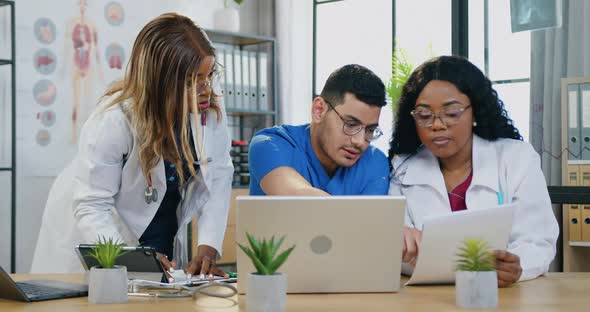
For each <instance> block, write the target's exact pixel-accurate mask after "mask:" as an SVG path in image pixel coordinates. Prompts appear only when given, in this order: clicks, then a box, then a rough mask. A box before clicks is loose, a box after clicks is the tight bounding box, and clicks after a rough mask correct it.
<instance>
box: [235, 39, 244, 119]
mask: <svg viewBox="0 0 590 312" xmlns="http://www.w3.org/2000/svg"><path fill="white" fill-rule="evenodd" d="M233 59H234V100H235V101H234V104H235V105H234V108H235V109H238V110H242V109H244V106H243V104H242V91H243V90H242V88H243V84H242V53H241V50H238V49H236V50H234V52H233Z"/></svg>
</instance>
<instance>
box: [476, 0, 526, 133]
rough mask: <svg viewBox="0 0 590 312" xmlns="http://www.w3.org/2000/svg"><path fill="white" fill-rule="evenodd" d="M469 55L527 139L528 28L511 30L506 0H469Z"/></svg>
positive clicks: (508, 2)
mask: <svg viewBox="0 0 590 312" xmlns="http://www.w3.org/2000/svg"><path fill="white" fill-rule="evenodd" d="M486 51H487V52H488V53H487V54H486ZM469 59H470V60H471V61H472V62H473V63H474V64H476V65H477V66H479V68H480V69H481V70H482V71H484V73H485V74H486V75H487V76H488V77H489V78H490V79H491V80H492V83H493V84H494V89H496V91H497V92H498V96H499V97H500V99H501V100H502V101H503V102H504V105H505V107H506V110H507V111H508V115H509V116H510V118H511V119H512V120H513V122H514V125H515V126H516V127H517V128H518V130H519V131H520V134H521V135H522V137H523V138H524V140H525V141H528V139H529V111H530V91H529V90H530V83H529V80H530V66H531V39H530V32H518V33H512V32H511V29H510V1H509V0H494V1H489V0H470V1H469Z"/></svg>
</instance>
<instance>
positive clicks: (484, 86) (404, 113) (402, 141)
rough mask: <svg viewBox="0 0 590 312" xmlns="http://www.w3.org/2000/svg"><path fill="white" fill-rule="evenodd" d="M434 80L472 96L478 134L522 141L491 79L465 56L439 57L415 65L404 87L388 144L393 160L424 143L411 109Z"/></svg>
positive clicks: (475, 128)
mask: <svg viewBox="0 0 590 312" xmlns="http://www.w3.org/2000/svg"><path fill="white" fill-rule="evenodd" d="M432 80H443V81H447V82H450V83H452V84H453V85H455V87H457V89H458V90H459V91H461V93H463V94H465V95H466V96H467V97H469V100H470V101H471V107H472V109H473V116H474V120H475V121H477V127H474V128H473V132H474V133H475V134H477V135H478V136H479V137H481V138H484V139H486V140H489V141H495V140H497V139H499V138H510V139H516V140H522V136H521V135H520V132H518V129H516V127H514V125H513V122H512V119H510V117H508V113H507V112H506V109H505V108H504V103H503V102H502V101H501V100H500V99H499V98H498V93H497V92H496V90H494V89H493V88H492V82H491V81H490V80H489V79H488V78H487V77H486V76H485V75H484V74H483V73H482V72H481V70H479V68H477V67H476V66H475V65H473V64H472V63H470V62H469V61H468V60H467V59H465V58H463V57H458V56H439V57H435V58H433V59H431V60H429V61H427V62H425V63H424V64H422V65H420V66H419V67H418V68H416V70H414V72H413V73H412V75H410V77H409V78H408V81H407V82H406V84H405V85H404V87H403V89H402V94H401V96H400V99H399V102H398V109H397V112H396V118H395V120H396V122H395V128H394V130H393V135H392V138H391V141H390V147H389V160H390V162H391V159H392V158H393V156H394V155H400V154H410V155H411V154H415V153H416V152H417V151H418V148H419V147H420V146H421V145H422V142H420V139H419V137H418V132H417V131H416V124H415V122H414V118H412V116H411V115H410V112H411V111H412V110H413V109H414V106H415V105H416V100H417V99H418V96H419V95H420V93H421V92H422V90H423V89H424V87H425V86H426V85H427V84H428V83H429V82H430V81H432Z"/></svg>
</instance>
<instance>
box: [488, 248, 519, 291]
mask: <svg viewBox="0 0 590 312" xmlns="http://www.w3.org/2000/svg"><path fill="white" fill-rule="evenodd" d="M493 254H494V257H495V258H496V263H495V265H496V272H498V287H508V286H510V285H512V284H513V283H516V282H517V281H518V279H519V278H520V275H521V274H522V267H521V266H520V258H519V257H518V256H517V255H515V254H513V253H510V252H508V251H506V250H494V252H493Z"/></svg>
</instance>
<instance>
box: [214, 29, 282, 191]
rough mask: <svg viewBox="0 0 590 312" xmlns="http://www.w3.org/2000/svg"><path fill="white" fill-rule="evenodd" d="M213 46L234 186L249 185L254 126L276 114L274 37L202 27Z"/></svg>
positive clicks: (271, 122)
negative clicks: (225, 116) (249, 144)
mask: <svg viewBox="0 0 590 312" xmlns="http://www.w3.org/2000/svg"><path fill="white" fill-rule="evenodd" d="M206 33H207V35H208V36H209V39H211V41H212V42H213V43H214V45H215V46H216V48H217V61H218V63H220V64H221V65H222V66H221V72H222V75H221V76H220V84H221V92H222V96H223V97H224V102H225V105H226V112H227V115H228V123H229V127H230V134H231V136H232V159H233V160H234V167H235V174H234V183H233V184H234V187H235V188H247V187H248V185H249V171H248V154H247V150H248V143H249V142H250V139H251V138H252V136H253V135H254V133H255V132H256V131H257V130H260V129H262V128H265V127H269V126H272V125H274V124H275V123H276V121H277V116H278V114H277V113H278V95H277V93H276V92H274V90H275V86H276V85H277V80H276V79H277V78H276V77H277V68H276V61H275V57H276V41H275V38H273V37H267V36H258V35H248V34H242V33H231V32H227V31H218V30H206Z"/></svg>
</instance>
